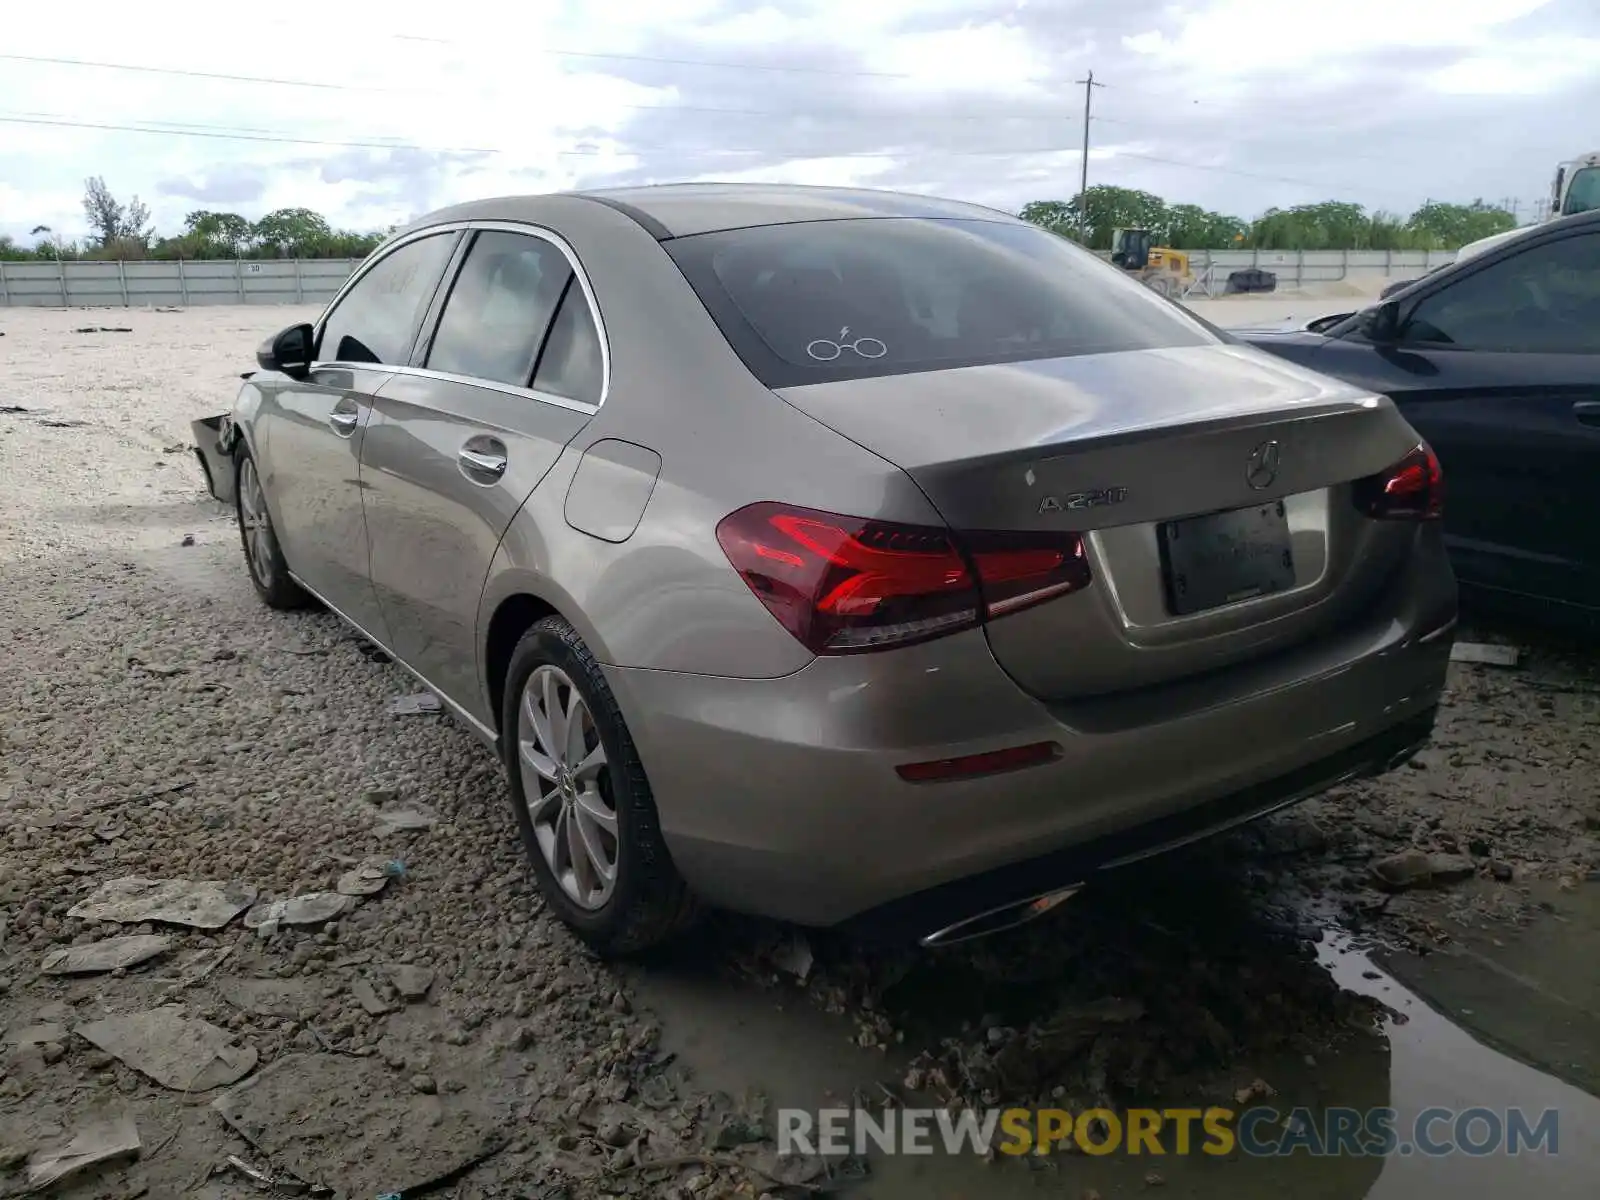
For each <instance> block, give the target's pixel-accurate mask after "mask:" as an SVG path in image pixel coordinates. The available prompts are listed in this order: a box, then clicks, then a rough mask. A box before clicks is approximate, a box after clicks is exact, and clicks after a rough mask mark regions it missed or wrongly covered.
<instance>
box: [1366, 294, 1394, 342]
mask: <svg viewBox="0 0 1600 1200" xmlns="http://www.w3.org/2000/svg"><path fill="white" fill-rule="evenodd" d="M1360 330H1361V336H1362V337H1364V338H1366V339H1367V341H1369V342H1372V343H1374V344H1376V345H1380V346H1381V345H1386V344H1388V343H1390V342H1397V341H1399V340H1400V306H1399V305H1398V304H1396V303H1395V302H1394V301H1393V300H1385V301H1384V302H1383V303H1382V304H1377V305H1374V306H1373V307H1371V308H1369V309H1366V310H1364V311H1363V312H1362V313H1361V325H1360Z"/></svg>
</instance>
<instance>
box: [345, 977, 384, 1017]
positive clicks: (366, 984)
mask: <svg viewBox="0 0 1600 1200" xmlns="http://www.w3.org/2000/svg"><path fill="white" fill-rule="evenodd" d="M350 996H351V999H353V1000H354V1001H355V1002H356V1003H357V1004H359V1005H361V1007H362V1008H363V1009H365V1010H366V1011H367V1014H368V1015H369V1016H374V1017H381V1016H383V1015H384V1014H385V1013H389V1012H393V1011H394V1005H392V1004H390V1003H389V1002H388V1001H387V1000H385V999H384V998H383V997H382V996H380V995H379V994H378V989H377V988H376V987H374V986H373V984H372V981H371V980H370V979H357V980H355V981H354V982H352V983H351V984H350Z"/></svg>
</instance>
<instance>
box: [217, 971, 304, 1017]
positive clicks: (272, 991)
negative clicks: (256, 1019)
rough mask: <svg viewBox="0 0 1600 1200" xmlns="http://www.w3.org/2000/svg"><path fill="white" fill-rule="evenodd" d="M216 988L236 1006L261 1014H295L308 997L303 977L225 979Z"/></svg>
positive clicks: (274, 1015) (298, 1012)
mask: <svg viewBox="0 0 1600 1200" xmlns="http://www.w3.org/2000/svg"><path fill="white" fill-rule="evenodd" d="M217 991H218V992H219V993H220V994H221V995H222V998H223V999H224V1000H226V1001H227V1002H228V1003H229V1004H231V1005H233V1006H234V1007H235V1008H238V1009H241V1010H243V1011H244V1012H247V1013H252V1014H254V1015H256V1016H261V1017H285V1018H291V1019H292V1018H295V1017H298V1016H299V1015H300V1010H301V1009H302V1008H303V1007H305V1006H306V1004H307V1003H308V1002H310V1000H311V989H310V987H309V985H308V984H307V983H306V981H305V980H303V979H224V980H222V981H221V982H219V983H218V984H217Z"/></svg>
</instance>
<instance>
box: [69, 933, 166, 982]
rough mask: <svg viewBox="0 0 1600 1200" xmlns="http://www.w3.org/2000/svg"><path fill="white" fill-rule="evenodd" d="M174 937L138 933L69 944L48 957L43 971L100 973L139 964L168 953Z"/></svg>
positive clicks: (83, 973)
mask: <svg viewBox="0 0 1600 1200" xmlns="http://www.w3.org/2000/svg"><path fill="white" fill-rule="evenodd" d="M171 946H172V939H171V938H169V937H162V936H160V935H159V934H147V933H136V934H131V935H129V936H128V937H113V938H105V939H103V940H101V941H98V942H90V943H88V944H87V945H84V946H66V947H64V948H62V949H60V950H52V951H51V952H50V953H49V954H46V955H45V956H44V962H42V963H41V964H40V965H39V970H40V972H41V973H42V974H45V975H98V974H102V973H104V972H106V971H115V970H118V969H119V968H126V967H133V966H137V965H138V964H140V963H142V962H146V961H148V960H150V959H152V958H154V957H155V956H156V955H158V954H163V953H165V952H166V951H167V950H168V949H170V948H171Z"/></svg>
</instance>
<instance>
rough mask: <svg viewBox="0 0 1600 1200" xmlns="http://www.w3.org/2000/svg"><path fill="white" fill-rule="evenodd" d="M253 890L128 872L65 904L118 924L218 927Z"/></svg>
mask: <svg viewBox="0 0 1600 1200" xmlns="http://www.w3.org/2000/svg"><path fill="white" fill-rule="evenodd" d="M187 786H193V785H192V784H186V785H179V786H174V787H172V788H169V789H167V790H168V791H178V790H180V788H181V787H187ZM258 894H259V893H258V892H257V890H256V889H255V888H254V887H251V886H250V885H249V884H245V883H228V882H224V881H222V880H216V879H206V880H201V881H200V882H198V883H195V882H191V881H190V880H187V879H144V878H142V877H140V876H137V875H131V876H128V877H126V878H123V879H112V880H110V881H108V882H106V883H103V884H101V885H100V888H99V890H98V891H96V892H95V893H94V895H92V896H90V897H89V898H88V899H87V900H81V901H79V902H78V903H77V904H75V905H73V906H72V907H71V908H69V909H68V910H67V916H69V917H77V918H78V919H79V920H81V921H111V922H113V923H115V924H118V925H139V924H142V923H143V922H145V921H159V922H161V923H162V924H164V925H184V926H187V927H188V928H190V929H221V928H222V927H223V926H224V925H226V924H227V923H228V922H229V921H231V920H233V919H234V918H235V917H237V916H238V915H239V914H240V913H242V912H243V911H244V910H245V909H247V908H249V907H250V906H251V905H252V904H253V903H255V899H256V896H257V895H258Z"/></svg>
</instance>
